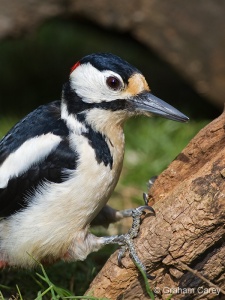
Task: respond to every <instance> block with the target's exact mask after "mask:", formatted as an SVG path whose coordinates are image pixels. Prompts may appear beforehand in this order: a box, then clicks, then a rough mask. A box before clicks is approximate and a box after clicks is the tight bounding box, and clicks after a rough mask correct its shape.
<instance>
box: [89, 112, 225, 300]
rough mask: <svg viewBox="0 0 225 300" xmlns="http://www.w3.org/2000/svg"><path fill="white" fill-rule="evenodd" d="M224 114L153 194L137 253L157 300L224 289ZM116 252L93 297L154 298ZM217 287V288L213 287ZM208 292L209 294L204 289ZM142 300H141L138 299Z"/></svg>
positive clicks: (202, 133) (162, 177)
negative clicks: (153, 211)
mask: <svg viewBox="0 0 225 300" xmlns="http://www.w3.org/2000/svg"><path fill="white" fill-rule="evenodd" d="M224 127H225V113H223V114H222V115H221V116H220V117H219V118H217V119H216V120H214V121H213V122H212V123H210V124H209V125H208V126H206V127H205V128H204V129H202V130H201V131H200V132H199V133H198V134H197V135H196V137H195V138H194V139H193V140H192V141H191V142H190V143H189V145H188V146H187V147H186V148H185V149H184V151H183V152H182V153H180V154H179V155H178V157H177V158H176V159H175V160H174V161H173V162H172V163H171V164H170V166H169V167H168V169H167V170H165V171H164V172H163V173H162V174H161V175H160V176H159V177H158V179H157V180H156V182H155V183H154V185H153V187H152V189H151V192H150V194H149V198H150V204H151V205H153V207H154V209H155V211H156V217H153V216H151V215H147V216H146V217H145V218H144V220H143V223H142V226H141V230H140V233H139V236H138V238H137V239H136V240H135V244H136V249H137V251H138V255H139V256H140V258H141V260H142V261H143V263H144V264H145V265H146V266H147V267H148V271H149V273H150V274H152V275H155V276H156V278H155V279H154V280H153V281H150V285H151V287H152V288H156V291H158V293H157V294H156V299H167V298H168V296H169V295H170V294H171V293H172V294H174V297H175V298H174V299H183V298H184V296H187V297H188V296H189V298H187V299H199V297H202V296H203V291H204V292H205V293H204V296H205V298H204V299H215V298H216V297H217V294H216V291H215V290H216V288H219V289H220V294H223V293H224V289H225V276H224V271H225V263H224V257H225V240H224V237H225V226H224V221H225V179H224V168H225V132H224V131H225V130H224ZM123 264H124V266H125V267H124V268H119V267H118V264H117V252H116V253H114V254H113V255H112V256H111V257H110V259H109V260H108V262H107V263H106V265H105V266H104V267H103V269H102V270H101V272H100V273H99V274H98V275H97V276H96V278H95V279H94V281H93V282H92V284H91V286H90V289H89V291H88V292H89V293H90V292H91V293H92V294H93V295H95V296H97V297H107V298H109V299H123V297H124V299H129V300H130V299H131V300H132V299H137V298H138V299H149V297H148V295H147V294H146V292H145V287H144V283H143V279H142V277H141V276H140V274H138V272H137V269H136V268H135V266H134V264H133V263H132V261H131V260H130V258H129V255H126V257H125V258H124V259H123ZM212 282H214V284H212ZM203 289H204V290H203ZM137 295H138V296H137Z"/></svg>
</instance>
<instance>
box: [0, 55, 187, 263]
mask: <svg viewBox="0 0 225 300" xmlns="http://www.w3.org/2000/svg"><path fill="white" fill-rule="evenodd" d="M152 113H154V114H158V115H161V116H163V117H166V118H169V119H172V120H177V121H182V122H185V121H187V120H188V118H187V117H186V116H185V115H183V114H182V113H180V112H179V111H177V110H176V109H175V108H173V107H172V106H170V105H168V104H167V103H165V102H163V101H162V100H160V99H158V98H156V97H155V96H153V95H152V94H151V93H150V89H149V87H148V84H147V82H146V81H145V79H144V76H143V75H142V74H141V73H140V71H139V70H137V69H136V68H135V67H133V66H131V65H130V64H129V63H127V62H126V61H124V60H122V59H121V58H119V57H117V56H115V55H112V54H104V53H100V54H92V55H88V56H86V57H84V58H83V59H81V60H80V61H79V62H78V63H77V64H75V65H74V67H73V68H72V70H71V74H70V78H69V81H68V82H67V83H66V84H65V85H64V86H63V91H62V100H61V101H54V102H51V103H49V104H46V105H42V106H40V107H39V108H37V109H36V110H34V111H33V112H31V113H30V114H28V115H27V116H26V117H25V118H24V119H23V120H21V121H20V122H19V123H17V124H16V125H15V126H14V127H13V128H12V129H11V130H10V131H9V133H8V134H7V135H6V136H5V137H4V138H3V139H2V140H1V141H0V218H1V219H0V265H2V266H3V265H12V266H22V267H32V266H33V265H34V264H35V260H34V259H36V260H38V261H41V262H42V261H49V262H54V261H56V260H58V259H65V260H83V259H85V258H86V256H87V255H88V254H89V253H90V252H92V251H96V250H98V249H100V248H101V247H102V246H104V244H106V243H107V242H106V240H104V237H101V238H98V237H96V236H94V235H92V234H91V233H89V231H88V228H89V224H90V223H91V222H95V218H96V216H97V215H98V214H99V213H100V211H101V210H102V209H103V210H102V215H103V214H104V213H106V211H107V207H106V208H105V205H106V203H107V201H108V199H109V197H110V195H111V193H112V192H113V190H114V188H115V186H116V184H117V181H118V179H119V176H120V172H121V168H122V162H123V156H124V133H123V123H124V121H125V120H126V119H128V118H129V117H132V116H134V115H138V114H145V115H151V114H152ZM118 218H119V217H118ZM115 219H116V217H115ZM96 220H97V219H96ZM98 220H101V213H100V215H99V219H98ZM32 257H33V258H34V259H33V258H32Z"/></svg>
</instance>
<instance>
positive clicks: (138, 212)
mask: <svg viewBox="0 0 225 300" xmlns="http://www.w3.org/2000/svg"><path fill="white" fill-rule="evenodd" d="M143 197H144V200H145V197H146V195H145V194H144V195H143ZM145 202H146V201H145ZM145 210H149V211H151V212H152V213H153V214H155V211H154V209H153V208H152V207H150V206H148V205H145V206H140V207H138V208H136V209H133V210H132V217H133V223H132V227H131V229H130V230H129V231H128V233H126V234H121V235H115V236H109V237H102V238H100V239H102V243H103V244H104V245H107V244H118V245H121V246H122V247H121V249H120V251H119V254H118V263H119V265H120V266H121V265H122V262H121V260H122V258H123V257H124V255H125V252H126V250H128V251H129V254H130V257H131V258H132V260H133V261H134V263H135V264H136V265H139V267H140V268H141V269H142V270H143V271H144V272H145V273H146V268H145V266H144V265H143V263H142V262H141V261H140V259H139V257H138V255H137V252H136V250H135V246H134V243H133V239H134V238H135V237H137V235H138V232H139V228H140V224H141V216H142V214H143V213H145ZM146 275H147V274H146ZM147 277H148V278H150V279H151V278H152V277H151V276H149V275H147Z"/></svg>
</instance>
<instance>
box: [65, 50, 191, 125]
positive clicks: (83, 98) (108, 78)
mask: <svg viewBox="0 0 225 300" xmlns="http://www.w3.org/2000/svg"><path fill="white" fill-rule="evenodd" d="M63 99H64V102H66V104H67V109H68V112H69V113H75V114H80V115H82V114H83V115H85V116H86V117H87V116H89V119H94V118H99V117H100V116H102V117H103V115H104V117H107V118H110V119H111V117H110V116H112V118H114V121H115V122H118V123H123V121H124V120H126V119H127V118H129V117H130V116H132V115H139V114H145V115H146V114H147V115H151V114H156V115H160V116H162V117H165V118H168V119H171V120H175V121H180V122H186V121H188V117H186V116H185V115H184V114H182V113H181V112H179V111H178V110H177V109H175V108H174V107H172V106H171V105H169V104H167V103H166V102H164V101H162V100H161V99H159V98H157V97H155V96H154V95H153V94H152V93H151V92H150V88H149V86H148V84H147V82H146V80H145V78H144V76H143V75H142V73H141V72H140V71H139V70H138V69H137V68H135V67H133V66H132V65H131V64H129V63H128V62H126V61H124V60H123V59H121V58H120V57H118V56H116V55H113V54H109V53H97V54H91V55H88V56H85V57H84V58H82V59H81V60H80V61H79V62H77V63H76V64H75V65H74V66H73V67H72V69H71V73H70V80H69V82H68V83H67V84H66V85H65V86H64V90H63Z"/></svg>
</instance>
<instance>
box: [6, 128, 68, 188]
mask: <svg viewBox="0 0 225 300" xmlns="http://www.w3.org/2000/svg"><path fill="white" fill-rule="evenodd" d="M61 140H62V139H61V137H60V136H57V135H54V134H53V133H48V134H43V135H40V136H37V137H34V138H31V139H29V140H27V141H26V142H24V143H23V144H22V145H21V146H20V147H19V148H18V149H17V150H16V151H15V152H12V153H11V154H10V155H9V156H8V157H7V158H6V159H5V161H4V162H3V164H2V165H1V166H0V188H5V187H7V184H8V181H9V180H10V178H13V177H17V176H19V175H21V174H23V173H24V172H26V171H27V170H28V169H29V168H30V167H31V166H32V165H33V164H35V163H39V162H41V161H43V160H44V159H45V157H47V156H48V155H49V154H50V153H51V152H52V151H53V150H54V149H55V148H56V147H57V146H58V145H59V143H60V141H61Z"/></svg>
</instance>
